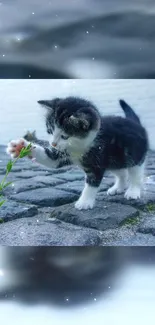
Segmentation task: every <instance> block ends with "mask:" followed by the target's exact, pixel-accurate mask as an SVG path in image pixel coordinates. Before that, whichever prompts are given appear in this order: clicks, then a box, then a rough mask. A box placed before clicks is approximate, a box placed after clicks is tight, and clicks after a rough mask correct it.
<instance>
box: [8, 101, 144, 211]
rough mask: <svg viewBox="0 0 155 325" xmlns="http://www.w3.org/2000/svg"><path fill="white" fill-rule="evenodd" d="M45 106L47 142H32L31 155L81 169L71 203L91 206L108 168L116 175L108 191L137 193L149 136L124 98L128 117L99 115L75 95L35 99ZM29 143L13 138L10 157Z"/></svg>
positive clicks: (47, 162)
mask: <svg viewBox="0 0 155 325" xmlns="http://www.w3.org/2000/svg"><path fill="white" fill-rule="evenodd" d="M38 103H39V104H40V105H42V106H44V107H45V108H46V110H47V112H46V113H47V114H46V127H47V132H48V134H49V136H50V137H49V143H50V146H49V147H46V148H44V147H42V146H40V145H38V144H34V145H32V150H31V156H32V158H35V159H36V161H37V162H39V163H41V164H43V165H45V166H46V167H51V168H53V167H55V168H57V167H60V166H63V165H68V164H75V165H78V166H79V167H81V168H82V169H83V170H84V172H85V174H86V180H85V186H84V189H83V191H82V194H81V196H80V198H79V200H78V201H77V202H76V204H75V207H76V208H77V209H79V210H82V209H92V208H93V206H94V203H95V198H96V194H97V192H98V189H99V186H100V184H101V181H102V178H103V175H104V173H105V171H106V170H110V171H111V172H113V174H114V175H115V177H116V181H115V184H114V185H113V186H112V187H111V188H109V190H108V192H107V194H110V195H114V194H117V193H122V192H123V191H124V190H125V189H126V187H127V180H128V187H127V190H126V192H125V198H127V199H130V198H131V199H138V198H140V192H141V186H142V183H143V174H144V163H145V157H146V153H147V150H148V137H147V132H146V130H145V128H144V127H143V126H142V125H141V122H140V119H139V117H138V116H137V115H136V114H135V113H134V111H133V110H132V108H131V107H130V106H129V105H128V104H127V103H126V102H125V101H123V100H120V105H121V107H122V109H123V111H124V113H125V115H126V117H125V118H124V117H120V116H104V117H103V116H101V115H100V113H99V112H98V110H97V108H96V107H95V106H94V105H93V104H92V103H91V102H90V101H87V100H85V99H81V98H77V97H67V98H55V99H53V100H51V101H50V100H41V101H39V102H38ZM28 144H29V142H27V141H26V140H25V139H20V140H16V141H11V142H10V143H9V144H8V148H7V152H8V153H9V154H11V156H12V157H13V158H15V157H17V155H18V154H19V148H21V147H22V146H23V147H25V146H27V145H28Z"/></svg>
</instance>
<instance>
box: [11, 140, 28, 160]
mask: <svg viewBox="0 0 155 325" xmlns="http://www.w3.org/2000/svg"><path fill="white" fill-rule="evenodd" d="M28 145H29V142H28V141H26V140H25V139H18V140H12V141H11V142H9V143H8V146H7V149H6V152H7V154H9V155H10V156H11V158H17V157H18V156H19V154H20V152H21V150H22V149H23V148H26V147H27V146H28Z"/></svg>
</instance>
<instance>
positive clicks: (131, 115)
mask: <svg viewBox="0 0 155 325" xmlns="http://www.w3.org/2000/svg"><path fill="white" fill-rule="evenodd" d="M119 103H120V105H121V107H122V109H123V111H124V113H125V116H126V117H127V118H129V119H131V120H133V121H135V122H137V123H138V124H141V122H140V119H139V117H138V116H137V114H136V113H135V112H134V110H133V109H132V108H131V107H130V106H129V105H128V104H127V103H126V102H125V101H124V100H123V99H120V100H119Z"/></svg>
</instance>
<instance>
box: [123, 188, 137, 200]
mask: <svg viewBox="0 0 155 325" xmlns="http://www.w3.org/2000/svg"><path fill="white" fill-rule="evenodd" d="M140 192H141V191H140V188H139V187H135V188H130V187H129V188H128V189H127V191H126V192H125V195H124V197H125V198H126V199H127V200H130V199H133V200H137V199H140Z"/></svg>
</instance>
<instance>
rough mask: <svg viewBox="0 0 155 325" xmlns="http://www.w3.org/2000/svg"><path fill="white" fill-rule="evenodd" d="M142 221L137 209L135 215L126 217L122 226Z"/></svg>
mask: <svg viewBox="0 0 155 325" xmlns="http://www.w3.org/2000/svg"><path fill="white" fill-rule="evenodd" d="M139 221H140V213H139V211H137V213H136V214H135V215H134V216H133V217H129V218H126V219H125V220H123V221H122V222H121V223H120V226H128V225H130V226H134V225H136V224H137V223H138V222H139Z"/></svg>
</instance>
